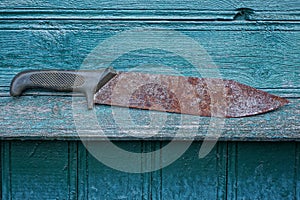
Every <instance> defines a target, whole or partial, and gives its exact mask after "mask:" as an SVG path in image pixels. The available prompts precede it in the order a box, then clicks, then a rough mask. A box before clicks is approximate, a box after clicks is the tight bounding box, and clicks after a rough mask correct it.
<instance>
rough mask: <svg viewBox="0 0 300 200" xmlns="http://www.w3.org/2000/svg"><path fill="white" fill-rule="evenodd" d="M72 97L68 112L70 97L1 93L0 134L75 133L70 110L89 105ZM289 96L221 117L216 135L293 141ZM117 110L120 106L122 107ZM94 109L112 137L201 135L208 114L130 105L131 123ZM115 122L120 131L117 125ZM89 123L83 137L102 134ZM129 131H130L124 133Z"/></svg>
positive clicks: (296, 102) (295, 128)
mask: <svg viewBox="0 0 300 200" xmlns="http://www.w3.org/2000/svg"><path fill="white" fill-rule="evenodd" d="M78 98H79V100H80V102H79V103H80V104H82V108H80V110H75V115H74V113H73V112H72V98H70V97H51V96H50V97H49V96H37V97H31V96H29V97H21V98H18V99H13V98H11V97H2V98H1V102H0V106H1V109H2V110H3V111H4V112H1V113H0V119H1V120H2V121H1V129H0V137H1V139H13V138H14V139H45V140H47V139H62V140H65V139H79V138H78V134H77V132H76V126H75V124H74V118H73V117H75V119H76V120H86V119H83V118H82V116H78V115H77V114H76V113H78V111H80V112H82V113H87V114H88V112H93V111H88V110H87V107H86V102H85V99H84V98H83V97H82V98H80V97H78ZM290 101H291V103H290V104H289V105H287V106H284V107H283V108H281V109H279V110H276V111H274V112H269V113H266V114H262V115H257V116H252V117H246V118H237V119H226V121H225V126H224V127H223V128H222V129H221V130H223V134H222V135H221V137H220V140H264V141H269V140H277V141H278V140H279V141H281V140H297V141H298V140H299V139H300V137H299V130H300V126H299V119H300V109H299V108H300V99H299V98H295V99H290ZM113 109H117V108H113ZM119 109H122V108H119ZM123 109H126V108H123ZM115 111H116V110H115ZM118 111H122V112H123V111H124V110H118ZM95 112H96V115H97V119H96V121H99V122H101V129H102V130H104V131H105V134H106V136H108V137H110V138H111V139H113V140H139V139H140V137H142V138H143V137H148V136H149V134H155V133H157V134H156V135H155V136H153V137H150V138H146V140H155V139H159V140H161V139H166V140H168V139H172V138H173V137H175V139H179V140H181V139H196V140H201V139H203V138H204V137H205V136H206V135H207V130H208V129H209V122H210V118H205V117H197V116H187V115H185V116H184V121H180V115H177V114H166V113H162V112H154V111H151V112H149V111H145V110H136V109H135V110H134V109H131V111H130V115H131V118H132V119H133V120H135V119H139V123H138V124H136V123H132V121H131V119H127V118H126V119H122V120H123V121H118V122H115V118H114V117H115V116H114V115H113V114H112V109H111V107H109V106H101V105H99V106H96V107H95ZM149 114H150V115H151V117H154V118H157V117H159V118H161V117H166V115H167V117H168V121H165V122H164V124H163V126H164V128H163V129H161V128H160V127H158V126H156V125H155V124H153V125H151V124H150V125H149V124H148V120H147V119H148V118H149ZM141 119H143V120H141ZM119 120H120V119H119ZM126 120H127V121H126ZM120 123H121V124H120ZM180 123H182V125H181V126H180V127H181V128H182V130H183V132H180V133H177V132H176V129H175V128H176V127H178V124H180ZM122 124H123V125H122ZM124 124H126V126H124ZM120 126H121V128H122V130H121V131H120V130H119V128H118V127H120ZM93 129H94V127H90V128H88V129H83V130H82V131H84V132H87V133H88V135H86V136H83V138H85V137H87V136H90V137H92V138H94V139H100V140H101V138H102V139H104V136H103V135H101V134H100V135H99V132H98V131H95V130H93ZM195 129H196V130H198V131H195ZM141 130H144V131H141ZM129 133H130V134H132V135H134V136H136V137H132V136H131V135H128V134H129ZM176 133H177V134H176ZM175 134H176V135H175Z"/></svg>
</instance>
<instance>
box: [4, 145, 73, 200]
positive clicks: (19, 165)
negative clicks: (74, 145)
mask: <svg viewBox="0 0 300 200" xmlns="http://www.w3.org/2000/svg"><path fill="white" fill-rule="evenodd" d="M68 148H69V147H68V143H67V142H58V141H55V142H45V141H26V142H25V141H23V142H22V141H14V142H12V144H11V155H10V159H11V170H10V171H11V195H12V198H13V199H29V198H30V199H69V198H70V196H69V187H70V185H69V183H70V180H69V179H70V177H69V175H70V174H69V167H70V166H69V151H68ZM72 185H73V184H72Z"/></svg>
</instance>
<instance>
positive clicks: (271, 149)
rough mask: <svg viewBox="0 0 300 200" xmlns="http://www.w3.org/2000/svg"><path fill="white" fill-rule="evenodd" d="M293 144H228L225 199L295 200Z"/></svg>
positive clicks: (297, 194) (296, 194)
mask: <svg viewBox="0 0 300 200" xmlns="http://www.w3.org/2000/svg"><path fill="white" fill-rule="evenodd" d="M296 145H298V144H296V143H263V142H261V143H257V142H253V143H229V146H230V148H229V152H228V156H229V158H228V159H229V160H228V162H229V164H230V165H229V166H228V180H229V184H228V194H229V195H228V198H229V199H239V198H240V197H244V198H245V199H248V198H250V199H299V198H300V196H299V188H298V180H297V179H298V178H297V174H299V167H298V156H299V152H298V151H297V148H296Z"/></svg>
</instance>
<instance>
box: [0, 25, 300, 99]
mask: <svg viewBox="0 0 300 200" xmlns="http://www.w3.org/2000/svg"><path fill="white" fill-rule="evenodd" d="M127 25H129V24H127ZM105 26H106V25H105ZM55 27H59V26H56V25H55ZM158 27H159V26H158ZM193 27H194V28H196V25H195V26H193ZM233 27H236V26H233ZM250 27H251V25H250ZM253 27H257V26H253ZM112 28H113V27H112ZM207 28H208V27H207ZM214 28H217V27H216V26H215V27H214ZM120 31H121V30H119V31H117V32H120ZM0 32H1V31H0ZM117 32H116V31H112V30H110V31H74V30H73V31H72V30H71V31H67V30H64V29H62V30H48V29H47V30H44V31H41V30H40V31H16V30H15V31H3V32H2V34H1V37H0V43H1V44H3V48H1V49H0V55H1V60H0V62H1V68H0V72H1V73H0V77H1V79H0V86H1V87H0V92H1V95H2V96H3V95H5V93H6V92H7V91H8V89H9V88H8V87H9V84H10V81H11V79H12V78H13V76H14V75H15V74H16V73H17V72H19V71H21V70H27V69H79V68H80V67H81V64H82V62H83V60H84V58H85V57H86V56H87V55H88V54H89V53H90V51H92V50H93V48H95V47H96V46H97V45H98V44H100V43H101V42H103V41H104V40H105V39H107V38H108V37H110V36H113V35H114V34H115V33H117ZM183 33H185V34H186V35H187V36H190V37H191V38H193V39H194V40H195V41H196V42H199V44H201V45H202V46H203V48H204V49H205V50H206V51H207V53H208V54H209V55H210V56H211V58H212V59H213V61H214V63H215V64H216V65H217V66H218V68H215V69H211V68H205V67H202V68H201V71H202V74H199V72H198V71H197V67H196V66H192V65H191V64H190V63H189V62H187V61H186V60H184V59H183V58H180V57H179V56H176V55H174V54H173V53H170V52H165V51H160V52H159V51H158V52H151V51H150V52H149V51H142V50H140V51H135V52H129V53H127V54H125V55H123V56H122V57H121V58H119V59H117V60H115V61H114V62H113V63H111V65H112V66H113V67H115V68H116V70H120V71H128V70H130V69H132V68H134V67H137V66H139V67H140V68H143V70H144V72H149V73H162V74H163V73H169V72H168V71H164V68H163V67H162V66H166V67H171V68H173V69H175V70H176V71H177V72H179V73H181V74H183V75H189V76H203V77H211V76H214V74H216V72H220V74H221V76H222V78H224V79H233V80H236V81H238V82H241V83H244V84H247V85H250V86H252V87H256V88H266V89H269V88H270V89H281V90H283V91H284V90H285V89H286V90H290V89H295V90H299V84H300V83H299V74H300V71H299V70H300V68H299V67H298V66H299V59H297V58H298V56H299V53H298V52H299V45H297V44H298V43H299V38H300V37H299V32H297V31H287V32H285V31H249V30H245V31H241V32H239V31H225V30H224V31H200V30H195V31H187V32H183ZM153 37H154V38H152V39H153V40H155V36H153ZM149 39H150V38H149ZM4 44H5V45H4ZM97 62H99V63H102V65H99V67H105V66H107V65H109V64H110V63H108V61H107V60H105V59H104V58H101V57H100V58H98V59H97ZM154 66H161V67H158V68H157V67H154ZM291 92H292V93H291V94H290V97H297V96H295V95H296V94H295V95H294V92H293V91H291ZM293 95H294V96H293Z"/></svg>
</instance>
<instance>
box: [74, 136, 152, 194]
mask: <svg viewBox="0 0 300 200" xmlns="http://www.w3.org/2000/svg"><path fill="white" fill-rule="evenodd" d="M101 143H103V142H97V145H101ZM93 145H95V143H94V142H93ZM116 145H118V146H120V147H121V148H123V149H126V150H128V151H133V152H135V151H140V150H141V149H142V144H141V142H133V141H130V142H116ZM80 146H81V147H80V148H83V149H84V147H83V145H80ZM82 151H83V150H82ZM81 159H82V160H81V162H83V163H81V164H80V166H82V167H83V168H84V167H86V170H84V169H79V172H80V173H81V172H83V174H80V175H79V177H80V178H85V179H84V180H79V182H80V183H81V182H84V181H86V183H85V185H84V186H83V187H85V188H86V189H81V191H82V193H83V194H81V196H84V197H87V199H143V192H145V193H146V194H148V191H144V189H145V188H147V186H144V184H149V183H148V182H146V183H144V181H145V178H144V177H143V174H131V173H126V172H121V171H117V170H115V169H112V168H110V167H108V166H106V165H104V164H102V163H101V162H99V161H98V160H97V159H95V158H94V157H93V156H92V155H91V154H89V153H88V154H87V156H86V161H84V154H83V155H82V157H81ZM84 162H86V165H85V164H84ZM122 162H124V165H126V160H124V161H122ZM84 173H86V175H84ZM146 181H148V179H147V178H146ZM145 199H147V198H145Z"/></svg>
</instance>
